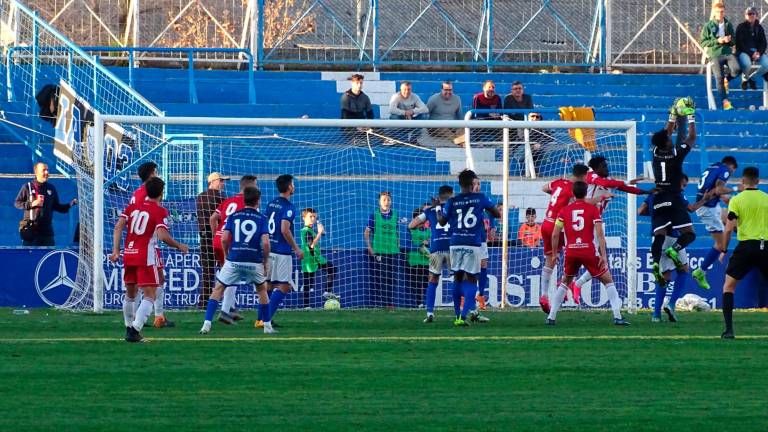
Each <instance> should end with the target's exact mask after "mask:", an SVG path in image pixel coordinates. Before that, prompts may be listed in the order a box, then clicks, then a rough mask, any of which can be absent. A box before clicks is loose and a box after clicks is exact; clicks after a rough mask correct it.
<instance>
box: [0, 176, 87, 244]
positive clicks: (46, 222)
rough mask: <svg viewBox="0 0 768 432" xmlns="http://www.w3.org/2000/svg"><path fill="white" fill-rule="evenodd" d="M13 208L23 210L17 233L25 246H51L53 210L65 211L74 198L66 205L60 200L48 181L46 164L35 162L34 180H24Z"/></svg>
mask: <svg viewBox="0 0 768 432" xmlns="http://www.w3.org/2000/svg"><path fill="white" fill-rule="evenodd" d="M15 205H16V208H17V209H19V210H24V218H23V219H22V220H21V222H20V223H19V234H20V235H21V238H22V244H23V245H24V246H54V237H53V212H54V210H55V211H57V212H59V213H68V212H69V209H70V208H72V207H73V206H76V205H77V199H76V198H75V199H73V200H72V201H70V202H69V203H67V204H61V203H60V202H59V194H58V192H57V191H56V187H55V186H54V185H52V184H51V183H48V165H46V164H44V163H42V162H38V163H37V164H35V180H33V181H31V182H28V183H25V184H24V186H22V187H21V190H20V191H19V194H18V195H17V196H16V203H15Z"/></svg>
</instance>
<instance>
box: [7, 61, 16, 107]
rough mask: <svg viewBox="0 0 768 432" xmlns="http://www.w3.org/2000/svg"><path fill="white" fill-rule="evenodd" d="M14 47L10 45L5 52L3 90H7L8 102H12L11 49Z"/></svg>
mask: <svg viewBox="0 0 768 432" xmlns="http://www.w3.org/2000/svg"><path fill="white" fill-rule="evenodd" d="M15 49H16V47H11V48H9V49H8V52H7V53H6V54H5V90H6V92H7V97H8V102H13V89H12V88H11V86H12V85H13V81H12V80H11V77H12V76H13V72H12V69H11V68H12V67H13V60H12V59H13V51H14V50H15Z"/></svg>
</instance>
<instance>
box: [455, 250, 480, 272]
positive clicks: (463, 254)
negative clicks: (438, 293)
mask: <svg viewBox="0 0 768 432" xmlns="http://www.w3.org/2000/svg"><path fill="white" fill-rule="evenodd" d="M480 257H481V251H480V246H451V270H453V271H454V272H459V271H462V272H465V273H469V274H471V275H476V274H479V273H480V260H481V259H482V258H480Z"/></svg>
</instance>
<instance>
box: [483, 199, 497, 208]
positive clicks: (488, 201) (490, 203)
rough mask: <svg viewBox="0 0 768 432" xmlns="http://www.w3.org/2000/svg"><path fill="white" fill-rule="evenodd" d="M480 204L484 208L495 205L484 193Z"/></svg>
mask: <svg viewBox="0 0 768 432" xmlns="http://www.w3.org/2000/svg"><path fill="white" fill-rule="evenodd" d="M482 204H483V208H484V209H485V210H492V209H493V208H494V207H496V206H495V205H493V202H491V200H490V198H488V197H487V196H486V195H483V202H482Z"/></svg>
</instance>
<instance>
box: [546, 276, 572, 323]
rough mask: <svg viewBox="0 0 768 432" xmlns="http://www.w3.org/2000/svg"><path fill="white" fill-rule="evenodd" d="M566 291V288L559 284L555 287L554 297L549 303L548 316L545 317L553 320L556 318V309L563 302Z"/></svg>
mask: <svg viewBox="0 0 768 432" xmlns="http://www.w3.org/2000/svg"><path fill="white" fill-rule="evenodd" d="M566 292H568V288H567V287H566V286H565V285H563V284H560V286H558V287H557V291H556V292H555V298H554V299H553V301H552V302H551V303H550V305H549V316H547V318H549V319H551V320H553V319H556V318H557V311H558V310H559V309H560V306H561V305H562V304H563V300H564V299H565V293H566Z"/></svg>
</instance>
